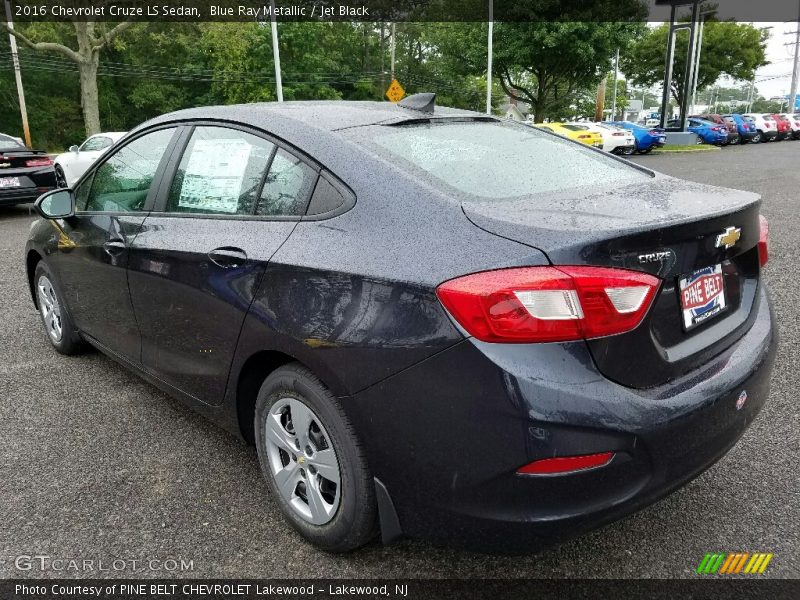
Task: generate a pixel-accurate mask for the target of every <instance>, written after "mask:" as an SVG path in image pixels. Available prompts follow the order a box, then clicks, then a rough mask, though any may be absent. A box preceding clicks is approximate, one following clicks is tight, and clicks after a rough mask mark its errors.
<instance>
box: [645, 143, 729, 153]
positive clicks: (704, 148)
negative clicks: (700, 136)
mask: <svg viewBox="0 0 800 600" xmlns="http://www.w3.org/2000/svg"><path fill="white" fill-rule="evenodd" d="M719 149H720V147H719V146H712V145H711V144H695V145H693V146H675V145H672V144H667V145H666V146H662V147H661V148H658V149H654V150H653V152H652V154H658V153H659V152H714V151H716V150H719Z"/></svg>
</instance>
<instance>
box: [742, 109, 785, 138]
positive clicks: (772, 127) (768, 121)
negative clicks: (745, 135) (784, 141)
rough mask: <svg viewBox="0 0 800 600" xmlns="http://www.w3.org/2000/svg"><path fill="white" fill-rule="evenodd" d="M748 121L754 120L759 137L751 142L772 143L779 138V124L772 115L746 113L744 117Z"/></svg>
mask: <svg viewBox="0 0 800 600" xmlns="http://www.w3.org/2000/svg"><path fill="white" fill-rule="evenodd" d="M742 116H743V117H744V118H746V119H752V120H753V122H754V123H755V125H756V130H757V131H758V135H757V136H755V137H754V138H753V139H752V140H750V141H751V142H771V141H772V140H774V139H775V138H777V137H778V124H777V123H776V122H775V119H774V118H773V116H772V115H768V114H763V113H746V114H743V115H742Z"/></svg>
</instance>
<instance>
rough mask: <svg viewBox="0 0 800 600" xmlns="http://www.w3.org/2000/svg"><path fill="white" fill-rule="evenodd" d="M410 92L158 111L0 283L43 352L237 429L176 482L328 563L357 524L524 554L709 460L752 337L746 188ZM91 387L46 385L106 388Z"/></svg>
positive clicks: (38, 229) (730, 428) (758, 305)
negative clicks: (22, 302)
mask: <svg viewBox="0 0 800 600" xmlns="http://www.w3.org/2000/svg"><path fill="white" fill-rule="evenodd" d="M434 104H435V103H434V96H433V94H416V95H412V96H408V97H407V98H405V99H403V100H402V101H401V102H399V103H397V104H392V103H389V102H341V101H334V102H286V103H263V104H250V105H238V106H216V107H198V108H191V109H187V110H182V111H179V112H175V113H171V114H167V115H163V116H159V117H157V118H155V119H153V120H151V121H148V122H147V123H144V124H142V125H140V126H138V127H136V128H135V129H134V130H133V131H131V132H129V133H128V134H127V135H126V136H125V137H124V138H122V139H121V140H120V141H118V142H117V143H116V144H115V145H114V146H113V147H112V148H111V149H110V150H109V151H108V152H107V153H105V154H103V156H102V157H100V158H99V159H98V160H97V161H96V162H95V163H94V164H92V165H91V167H89V169H88V170H87V172H86V173H85V174H84V175H82V176H81V177H80V178H79V179H78V181H77V182H76V183H75V184H74V186H73V187H72V188H65V189H58V190H54V191H50V192H47V193H46V194H44V195H42V196H41V197H40V198H39V199H38V200H37V201H36V204H35V209H36V211H37V213H38V214H39V216H40V218H39V219H38V220H37V221H36V222H35V223H34V224H33V225H32V226H31V228H30V233H29V239H28V241H27V245H26V247H25V252H24V255H23V253H22V251H21V250H22V249H21V248H20V249H19V254H20V258H21V259H22V261H24V262H23V264H22V265H20V267H21V268H20V269H18V270H17V271H18V273H10V274H9V275H8V277H11V276H15V277H16V276H22V273H23V272H24V273H26V275H27V284H28V285H29V287H30V292H31V296H32V300H33V302H34V305H35V307H36V309H37V310H38V312H39V313H40V316H41V323H42V332H41V334H42V336H43V337H44V338H45V339H46V340H48V342H49V344H50V345H51V346H52V348H53V352H58V353H61V354H78V353H79V352H81V351H82V350H84V349H86V348H87V346H88V347H94V348H97V349H98V350H100V351H101V352H103V353H105V354H107V355H108V356H109V357H111V358H112V359H113V360H116V361H118V362H120V363H121V364H122V365H124V366H125V367H126V368H128V369H130V370H131V371H133V372H134V373H136V374H137V375H139V376H141V377H142V378H144V379H145V380H146V381H149V382H150V383H151V384H153V385H154V386H156V387H157V388H159V389H161V390H163V391H164V392H166V393H167V394H170V395H172V396H173V397H174V398H176V399H178V400H179V401H181V402H183V403H185V404H187V405H188V406H191V407H193V408H194V409H196V410H197V411H198V412H200V413H201V414H203V415H205V416H207V417H209V418H210V419H212V420H213V421H215V422H216V423H218V424H219V425H221V426H222V427H225V428H226V429H228V430H230V431H231V432H232V433H233V434H235V435H236V436H239V437H241V438H243V439H244V440H247V441H248V442H250V443H252V444H254V445H255V446H256V451H257V457H258V462H257V463H256V461H254V460H252V459H251V458H250V456H248V455H246V454H245V453H243V452H242V451H241V450H239V449H233V450H232V452H233V456H231V457H229V458H228V459H227V460H229V461H230V462H231V463H232V464H233V463H234V462H235V461H237V460H243V461H244V464H243V465H239V466H238V467H237V472H242V473H245V474H246V476H245V478H244V480H243V481H235V480H233V479H231V478H230V477H229V476H228V474H227V473H219V472H215V471H213V470H211V469H208V470H206V467H207V466H208V462H207V461H205V460H204V459H205V458H206V456H205V455H204V454H203V450H205V447H204V446H202V445H201V443H200V442H201V441H202V440H198V439H196V437H197V436H196V435H195V434H193V433H192V432H191V431H190V430H189V428H187V430H186V431H184V432H182V434H181V435H182V436H183V437H182V439H184V441H185V443H186V448H185V455H186V460H187V461H189V462H190V463H191V464H193V465H194V466H195V469H194V470H192V471H190V476H191V477H196V478H198V479H201V478H203V479H204V478H214V479H215V481H216V482H217V485H218V486H226V487H227V488H230V489H232V490H237V491H238V490H239V488H242V490H244V493H245V494H247V493H250V492H252V494H251V500H252V501H251V506H249V507H248V510H251V511H253V512H254V513H259V514H263V515H264V519H267V520H268V521H269V522H270V523H271V522H272V521H274V519H275V515H277V514H279V513H282V514H283V515H284V517H285V518H286V519H287V520H288V522H289V523H290V525H291V526H292V527H293V528H294V529H295V530H296V531H297V532H299V534H300V535H302V536H303V537H304V538H305V539H306V540H307V541H309V542H310V543H312V544H315V545H316V546H318V547H319V548H322V549H325V550H328V551H336V552H343V551H346V550H352V549H354V548H356V547H359V546H361V545H363V544H367V543H368V542H370V541H371V540H372V539H373V537H375V536H376V535H378V534H380V536H381V538H382V539H383V540H384V541H386V542H388V541H391V540H393V539H395V538H397V537H399V536H401V535H406V536H409V537H412V538H413V537H416V538H426V539H430V540H432V541H434V542H435V543H454V544H459V545H464V546H467V547H471V548H474V549H480V550H484V551H485V550H496V551H499V552H503V553H506V554H507V553H510V552H520V551H526V550H535V549H539V548H542V547H544V546H546V545H548V544H552V543H557V542H559V541H562V540H564V539H566V538H569V537H572V536H576V535H579V534H581V533H584V532H586V531H588V530H590V529H593V528H595V527H599V526H601V525H604V524H606V523H608V522H610V521H612V520H614V519H619V518H621V517H623V516H625V515H626V514H629V513H632V512H634V511H637V510H640V509H642V508H644V507H645V506H647V505H649V504H651V503H653V502H655V501H656V500H658V499H659V498H661V497H663V496H665V495H667V494H668V493H670V492H672V491H674V490H675V489H677V488H678V487H680V486H681V485H683V484H685V483H686V482H688V481H690V480H692V479H694V478H695V477H696V476H697V475H699V474H700V473H701V472H703V471H704V470H705V469H707V468H709V467H710V466H711V465H713V464H714V463H715V462H716V461H718V460H719V459H720V458H722V457H723V456H724V455H725V453H726V452H728V450H730V449H731V447H732V446H733V445H734V444H735V443H736V441H737V440H738V439H739V437H740V436H741V435H742V434H743V433H744V432H745V430H746V429H747V427H748V426H749V425H751V424H752V423H753V422H754V420H755V419H756V418H757V416H758V413H759V411H760V409H761V407H762V406H763V405H764V403H765V402H766V401H767V397H768V394H769V386H770V372H771V370H772V364H773V361H774V359H775V353H776V342H777V337H776V331H775V321H774V317H773V315H772V312H771V309H770V301H769V297H768V295H767V289H766V288H767V285H766V282H765V281H764V278H763V275H762V269H763V267H764V266H765V264H766V263H767V259H768V254H769V253H768V239H767V237H768V225H767V223H766V221H765V220H764V219H763V217H761V216H760V214H759V213H760V206H761V201H760V198H759V196H757V195H756V194H752V193H749V192H742V191H736V190H730V189H723V188H719V187H712V186H710V185H700V184H698V183H694V182H686V181H682V180H680V179H675V178H673V177H668V176H666V175H661V174H658V173H655V172H653V171H650V170H649V169H646V168H644V167H642V166H640V165H632V164H628V163H627V162H626V161H623V160H620V159H618V158H616V157H612V156H608V155H607V154H605V153H603V152H600V151H598V150H596V149H594V148H590V147H587V146H585V145H584V144H580V143H574V142H572V141H570V140H566V139H563V138H561V137H559V136H556V135H552V134H549V133H546V132H543V131H539V130H537V129H535V128H533V127H528V126H526V125H524V124H522V123H514V122H511V121H505V120H502V119H496V118H494V117H491V116H487V115H485V114H483V113H474V112H468V111H461V110H456V109H448V108H442V107H436V106H435V105H434ZM642 129H644V128H642ZM638 130H639V128H637V129H636V130H635V131H638ZM651 137H652V138H653V140H651V142H650V145H649V146H648V147H649V148H651V147H653V145H656V144H659V143H663V142H661V141H660V135H658V134H657V133H656V134H653V135H652V136H651ZM22 261H21V262H22ZM42 352H44V349H43V346H42ZM43 358H44V359H46V360H47V362H48V364H55V363H56V361H55V354H52V355H45V356H43ZM78 360H79V359H72V361H70V362H69V363H68V364H69V365H72V364H76V362H77V361H78ZM89 360H91V361H96V358H94V357H92V358H90V359H89ZM113 381H114V380H113V378H108V379H103V378H98V380H96V381H87V382H80V385H78V383H76V382H75V381H74V380H73V379H65V380H63V381H60V382H54V383H57V384H58V385H54V388H53V390H54V391H53V393H54V394H56V393H59V394H62V395H63V396H64V397H65V398H69V397H71V395H77V394H81V393H83V391H84V388H85V387H94V386H96V387H98V388H101V389H103V390H104V391H105V390H107V392H108V395H109V397H110V398H113V396H114V394H124V393H125V391H126V390H125V389H124V388H123V389H117V390H116V392H115V391H114V389H115V388H113ZM123 385H126V386H127V385H133V384H132V383H130V380H127V379H126V380H124V382H123ZM160 398H161V396H159V397H156V398H154V401H155V400H159V399H160ZM30 410H32V411H33V410H37V407H31V408H30ZM96 410H97V411H98V412H102V413H105V414H110V413H113V412H115V411H119V410H120V406H119V404H118V403H115V402H113V401H109V402H107V403H105V404H103V405H98V406H97V407H96ZM142 410H145V409H144V408H143V409H142ZM169 410H170V411H177V410H179V409H178V408H177V407H176V406H173V405H170V409H169ZM126 417H127V414H123V415H121V417H120V418H126ZM763 424H764V423H763V422H762V425H763ZM74 425H75V426H76V427H81V428H83V429H84V430H85V435H86V436H87V438H88V437H89V436H92V435H94V434H95V431H96V430H97V427H96V424H95V423H91V422H85V423H80V422H78V421H75V422H74ZM102 435H107V436H111V435H127V432H126V431H124V430H122V431H121V432H118V431H108V432H103V434H102ZM193 436H194V437H193ZM225 446H230V444H226V445H225ZM102 451H103V450H102V448H100V450H99V452H100V457H99V458H100V459H102V458H103V454H102ZM196 451H197V452H198V454H197V456H196V457H195V458H196V460H195V459H192V458H191V457H192V456H194V452H196ZM212 451H213V452H228V449H227V447H220V448H214V449H213V450H212ZM105 464H106V463H105V462H104V461H103V460H98V461H97V465H96V469H97V470H102V469H103V468H105V467H104V465H105ZM257 465H258V466H260V468H261V472H262V474H263V476H264V478H265V484H264V485H265V486H268V488H269V490H270V492H271V493H270V494H268V495H266V494H264V490H263V489H262V488H260V487H255V486H256V485H258V484H256V483H255V478H254V473H251V472H250V471H253V470H255V469H256V468H258V466H257ZM131 470H132V471H135V472H137V473H139V475H132V477H135V476H140V477H146V476H148V475H149V473H150V472H151V471H152V466H151V465H146V464H139V463H137V462H136V461H133V462H132V463H131ZM726 471H727V472H728V473H729V475H727V477H730V478H733V479H735V478H738V477H740V476H741V475H740V473H741V469H740V467H739V465H737V464H735V462H734V461H728V462H727V463H725V464H723V465H722V466H721V467H718V469H717V471H716V472H715V477H718V478H725V477H726V475H725V473H726ZM95 475H96V474H95V473H94V472H93V471H85V472H76V473H75V475H74V477H75V478H78V479H80V480H82V481H81V482H80V484H81V485H83V486H84V488H85V489H87V490H90V491H92V490H96V489H97V484H96V476H95ZM184 476H186V475H184ZM130 487H131V489H130V490H127V489H126V493H127V494H128V495H129V496H130V501H131V503H136V502H139V501H140V497H139V495H140V494H145V493H148V490H147V489H138V488H137V487H135V486H130ZM204 500H205V499H204V498H202V497H197V496H193V495H191V494H187V495H185V496H184V497H181V498H180V501H181V502H182V503H184V504H186V505H187V507H188V508H189V509H192V508H193V509H195V510H197V509H198V508H199V507H201V506H202V507H203V509H205V504H203V503H204ZM213 508H214V510H216V511H221V512H225V511H228V510H233V509H235V508H237V506H236V505H233V504H231V505H229V506H214V507H213ZM716 510H717V507H716V506H715V505H714V504H713V503H704V505H703V506H701V507H698V509H697V511H698V519H700V518H703V517H712V516H713V515H714V513H715V511H716ZM700 513H704V514H700ZM653 515H657V516H658V518H659V519H660V520H661V521H663V524H664V526H668V523H669V520H670V519H671V518H673V517H674V515H673V513H672V511H670V510H666V511H662V512H660V513H659V512H658V511H653V512H651V513H650V518H652V517H653ZM281 534H283V530H281ZM254 543H264V544H267V543H269V540H255V542H254ZM371 552H374V551H373V550H371ZM400 554H402V551H401V552H400ZM326 560H327V559H326Z"/></svg>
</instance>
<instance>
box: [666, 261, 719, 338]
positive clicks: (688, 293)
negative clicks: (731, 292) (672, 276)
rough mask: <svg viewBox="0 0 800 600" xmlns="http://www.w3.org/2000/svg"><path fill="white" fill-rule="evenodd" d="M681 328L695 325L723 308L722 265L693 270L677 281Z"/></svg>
mask: <svg viewBox="0 0 800 600" xmlns="http://www.w3.org/2000/svg"><path fill="white" fill-rule="evenodd" d="M678 287H679V290H680V295H681V311H682V312H683V328H684V329H686V330H687V331H688V330H690V329H692V328H694V327H697V326H698V325H700V323H704V322H706V321H708V320H709V319H713V318H714V317H715V316H717V315H718V314H720V313H721V312H722V311H724V310H725V307H726V304H725V285H724V280H723V278H722V265H714V266H712V267H706V268H704V269H700V270H698V271H695V272H694V273H692V274H691V275H687V276H686V277H684V278H682V279H681V280H680V281H679V286H678Z"/></svg>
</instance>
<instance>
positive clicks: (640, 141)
mask: <svg viewBox="0 0 800 600" xmlns="http://www.w3.org/2000/svg"><path fill="white" fill-rule="evenodd" d="M605 123H606V124H608V125H613V126H615V127H622V128H623V129H627V130H629V131H630V132H632V133H633V136H634V138H635V139H636V151H637V152H638V153H640V154H647V153H649V152H651V151H652V150H653V149H654V148H661V147H662V146H664V144H666V143H667V136H666V133H665V132H664V130H663V129H661V128H659V127H644V126H642V125H638V124H636V123H631V122H630V121H606V122H605Z"/></svg>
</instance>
